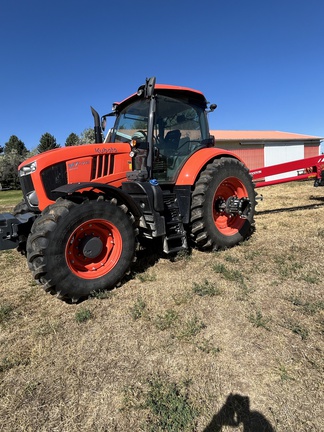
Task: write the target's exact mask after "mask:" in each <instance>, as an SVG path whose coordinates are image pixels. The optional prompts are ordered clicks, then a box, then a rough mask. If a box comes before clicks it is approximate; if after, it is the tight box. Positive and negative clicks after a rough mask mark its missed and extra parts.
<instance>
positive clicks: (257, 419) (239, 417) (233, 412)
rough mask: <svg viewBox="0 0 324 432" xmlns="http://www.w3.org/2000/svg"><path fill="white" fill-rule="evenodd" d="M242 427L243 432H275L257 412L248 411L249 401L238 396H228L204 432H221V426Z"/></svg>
mask: <svg viewBox="0 0 324 432" xmlns="http://www.w3.org/2000/svg"><path fill="white" fill-rule="evenodd" d="M241 424H242V425H243V431H244V432H261V431H262V432H275V429H274V428H273V427H272V426H271V424H270V422H269V421H268V420H267V419H266V418H265V417H264V415H263V414H261V413H259V412H258V411H250V399H249V397H248V396H242V395H240V394H230V395H229V396H228V397H227V399H226V402H225V404H224V405H223V406H222V408H221V409H220V410H219V412H218V413H217V414H215V415H214V417H213V418H212V421H211V422H210V423H209V425H208V426H207V427H206V428H205V429H204V432H221V431H222V428H223V426H232V427H233V428H237V427H238V426H239V425H241Z"/></svg>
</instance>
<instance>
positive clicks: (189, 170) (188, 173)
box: [176, 147, 242, 186]
mask: <svg viewBox="0 0 324 432" xmlns="http://www.w3.org/2000/svg"><path fill="white" fill-rule="evenodd" d="M222 156H225V157H226V156H227V157H232V158H235V159H238V160H240V161H241V159H239V158H238V157H237V156H236V155H234V154H233V153H231V152H228V151H226V150H223V149H219V148H215V147H210V148H205V149H201V150H199V151H198V152H196V153H194V154H193V155H192V156H191V157H190V158H189V159H188V160H187V162H186V163H185V164H184V166H183V167H182V169H181V171H180V174H179V176H178V179H177V181H176V185H177V186H185V185H193V184H194V183H195V181H196V179H197V176H198V174H199V173H200V171H201V170H202V168H203V167H204V166H205V165H206V164H208V163H209V162H211V161H213V160H214V159H218V158H220V157H222ZM241 162H242V161H241Z"/></svg>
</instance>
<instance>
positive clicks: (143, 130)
mask: <svg viewBox="0 0 324 432" xmlns="http://www.w3.org/2000/svg"><path fill="white" fill-rule="evenodd" d="M149 105H150V102H149V100H147V99H140V100H138V101H136V102H135V103H133V104H131V105H129V106H128V107H126V108H125V109H124V110H123V111H122V112H121V113H120V114H119V115H118V117H117V119H116V123H115V126H114V129H113V130H112V134H111V142H116V143H118V142H120V143H121V142H131V140H132V139H136V140H137V141H138V140H139V137H140V139H141V140H142V142H147V130H148V117H149ZM153 130H154V131H153V143H154V166H153V175H154V177H155V178H157V179H158V180H160V181H173V180H174V178H175V177H176V174H177V172H178V169H179V168H180V166H181V165H182V163H183V162H184V161H185V160H186V159H187V158H188V157H189V156H190V155H191V154H192V153H193V152H194V151H195V150H196V149H198V148H201V147H204V146H206V142H207V140H208V138H209V132H208V125H207V119H206V114H205V110H204V108H203V107H201V106H199V105H195V104H192V103H190V104H189V103H188V102H187V101H186V100H183V99H173V98H170V97H167V96H162V95H158V96H157V97H156V113H155V116H154V128H153Z"/></svg>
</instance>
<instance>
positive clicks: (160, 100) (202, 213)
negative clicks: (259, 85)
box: [0, 77, 324, 302]
mask: <svg viewBox="0 0 324 432" xmlns="http://www.w3.org/2000/svg"><path fill="white" fill-rule="evenodd" d="M215 108H216V105H210V106H208V103H207V101H206V99H205V97H204V95H203V94H202V93H201V92H199V91H196V90H192V89H189V88H185V87H176V86H170V85H159V84H155V78H154V77H153V78H150V79H147V80H146V82H145V84H144V85H142V86H140V87H139V89H138V91H137V92H136V93H135V94H133V95H131V96H130V97H128V98H127V99H125V100H123V101H122V102H120V103H116V104H114V105H113V112H112V113H110V114H107V115H105V116H103V117H102V118H101V120H100V117H99V115H98V113H97V112H96V111H95V110H94V109H93V108H92V114H93V116H94V122H95V127H94V129H95V137H96V144H88V145H82V146H76V147H66V148H61V149H56V150H51V151H48V152H45V153H42V154H39V155H36V156H34V157H32V158H30V159H28V160H26V161H25V162H23V163H22V164H21V165H20V166H19V168H18V170H19V177H20V182H21V187H22V191H23V196H24V198H23V201H22V202H21V203H20V204H18V205H17V206H16V208H15V210H14V212H13V213H14V214H10V213H4V214H1V215H0V250H6V249H11V248H18V250H20V251H21V252H22V253H23V254H25V255H26V257H27V262H28V266H29V268H30V270H31V272H32V274H33V276H34V278H35V279H36V280H37V281H38V282H39V283H40V284H41V285H42V286H43V288H44V289H45V291H47V292H49V293H51V294H55V295H57V297H59V298H61V299H64V300H67V301H72V302H75V301H77V300H79V299H81V298H84V297H87V296H89V295H90V294H91V293H92V292H96V291H101V290H104V289H111V288H113V287H115V286H116V284H117V283H118V282H119V281H120V280H121V279H122V278H123V277H124V275H125V273H126V272H127V271H128V269H129V268H130V266H131V263H132V261H133V260H134V257H135V254H136V248H137V244H138V243H144V241H143V240H144V239H149V240H153V239H160V244H161V246H162V248H163V251H164V253H166V254H173V253H176V252H178V251H181V250H186V249H187V248H188V247H190V246H191V245H192V246H193V247H197V248H199V249H203V250H208V249H209V250H217V249H224V248H228V247H232V246H234V245H236V244H238V243H240V242H242V241H243V240H245V239H247V238H248V237H249V236H251V234H252V233H253V230H254V213H255V205H256V193H255V184H254V182H253V180H254V181H258V180H260V179H264V178H265V177H266V176H268V175H273V174H276V173H277V171H276V170H275V171H274V168H272V170H271V168H269V167H267V168H261V169H260V170H254V172H252V173H250V172H249V170H248V169H247V167H246V166H245V165H244V163H243V162H242V161H241V160H239V159H238V157H236V156H235V155H234V154H232V153H230V152H227V151H225V150H221V149H218V148H215V146H214V137H212V136H210V133H209V127H208V121H207V113H208V112H210V111H213V110H214V109H215ZM108 116H115V122H114V126H113V127H112V129H110V130H109V132H108V134H107V136H106V138H105V139H103V131H104V129H105V123H106V119H107V117H108ZM306 161H307V162H306ZM299 162H300V163H297V162H296V166H295V165H294V167H291V166H290V165H289V166H288V164H285V165H286V166H281V167H280V168H278V169H279V170H280V169H281V171H280V172H283V171H289V170H290V169H300V170H304V169H305V170H306V171H305V174H303V175H302V176H301V177H300V178H299V179H301V178H305V177H307V178H308V177H310V176H311V177H315V183H316V185H318V186H319V185H321V186H323V185H324V178H323V165H324V164H323V157H318V158H311V159H310V160H304V161H299ZM277 182H279V181H277ZM266 184H268V183H267V182H265V181H259V182H258V183H256V186H264V185H266Z"/></svg>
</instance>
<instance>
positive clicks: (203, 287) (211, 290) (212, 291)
mask: <svg viewBox="0 0 324 432" xmlns="http://www.w3.org/2000/svg"><path fill="white" fill-rule="evenodd" d="M192 291H193V292H194V293H195V294H197V295H199V296H201V297H204V296H210V297H213V296H215V295H219V294H220V293H221V291H220V289H218V288H216V286H215V285H214V284H213V283H211V282H209V281H208V280H207V279H205V280H204V282H202V283H196V282H194V284H193V287H192Z"/></svg>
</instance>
